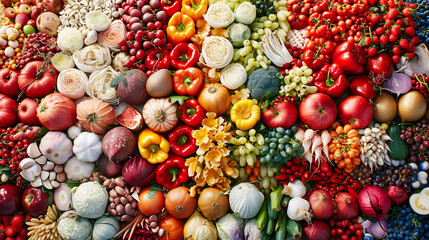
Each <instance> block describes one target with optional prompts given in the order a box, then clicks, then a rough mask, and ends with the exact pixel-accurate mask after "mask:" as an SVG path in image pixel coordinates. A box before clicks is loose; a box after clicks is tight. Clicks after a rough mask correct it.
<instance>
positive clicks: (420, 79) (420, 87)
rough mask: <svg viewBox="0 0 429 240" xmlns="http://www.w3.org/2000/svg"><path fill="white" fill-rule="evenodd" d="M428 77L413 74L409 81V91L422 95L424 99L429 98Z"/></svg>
mask: <svg viewBox="0 0 429 240" xmlns="http://www.w3.org/2000/svg"><path fill="white" fill-rule="evenodd" d="M428 82H429V76H426V75H423V74H419V75H417V74H414V76H413V78H412V79H411V84H412V85H411V89H413V90H417V91H419V92H421V93H422V94H423V96H424V97H425V98H428V97H429V92H428V90H429V86H428Z"/></svg>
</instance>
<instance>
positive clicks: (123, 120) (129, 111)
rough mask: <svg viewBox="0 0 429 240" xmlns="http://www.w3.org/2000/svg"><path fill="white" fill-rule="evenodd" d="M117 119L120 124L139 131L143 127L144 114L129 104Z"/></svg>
mask: <svg viewBox="0 0 429 240" xmlns="http://www.w3.org/2000/svg"><path fill="white" fill-rule="evenodd" d="M117 119H118V123H119V124H121V125H122V126H124V127H126V128H128V129H130V130H131V131H137V130H140V129H141V128H142V127H143V116H142V115H141V114H140V113H139V112H138V111H137V110H136V109H135V108H133V107H132V106H128V107H127V108H126V109H125V110H124V111H123V112H122V113H121V114H120V115H118V117H117Z"/></svg>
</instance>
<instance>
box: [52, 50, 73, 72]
mask: <svg viewBox="0 0 429 240" xmlns="http://www.w3.org/2000/svg"><path fill="white" fill-rule="evenodd" d="M51 64H52V65H53V66H54V67H55V69H57V70H58V72H62V71H64V70H66V69H69V68H73V67H74V61H73V58H72V56H70V54H68V53H65V52H60V53H57V54H55V56H53V57H52V58H51Z"/></svg>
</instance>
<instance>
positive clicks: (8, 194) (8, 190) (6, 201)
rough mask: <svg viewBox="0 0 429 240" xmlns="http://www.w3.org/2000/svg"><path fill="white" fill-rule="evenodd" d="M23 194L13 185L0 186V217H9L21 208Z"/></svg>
mask: <svg viewBox="0 0 429 240" xmlns="http://www.w3.org/2000/svg"><path fill="white" fill-rule="evenodd" d="M20 195H21V192H20V191H19V189H18V188H17V187H16V186H15V185H13V184H3V185H0V216H9V215H12V213H14V212H16V211H18V210H19V208H20V206H21V201H20V200H21V196H20Z"/></svg>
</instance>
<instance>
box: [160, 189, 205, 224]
mask: <svg viewBox="0 0 429 240" xmlns="http://www.w3.org/2000/svg"><path fill="white" fill-rule="evenodd" d="M196 206H197V200H196V199H195V197H191V195H189V188H187V187H177V188H174V189H172V190H170V191H169V192H168V193H167V196H166V197H165V208H166V209H167V211H168V213H169V214H170V215H171V216H173V217H175V218H178V219H184V218H187V217H189V216H191V214H192V213H193V212H194V210H195V207H196Z"/></svg>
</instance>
